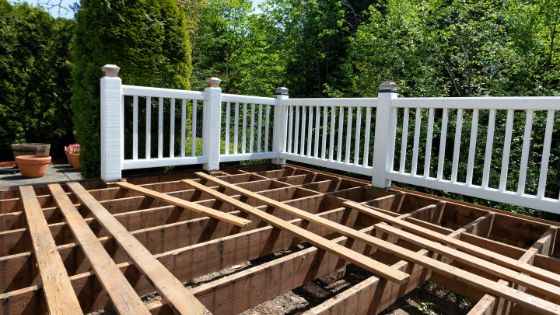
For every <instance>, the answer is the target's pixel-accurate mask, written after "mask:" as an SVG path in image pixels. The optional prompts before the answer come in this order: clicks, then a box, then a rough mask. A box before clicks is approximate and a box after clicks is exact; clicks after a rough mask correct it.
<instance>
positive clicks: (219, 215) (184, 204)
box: [117, 182, 251, 227]
mask: <svg viewBox="0 0 560 315" xmlns="http://www.w3.org/2000/svg"><path fill="white" fill-rule="evenodd" d="M117 185H119V187H121V188H125V189H128V190H132V191H136V192H139V193H141V194H144V195H146V196H149V197H152V198H156V199H159V200H162V201H164V202H166V203H169V204H172V205H175V206H177V207H181V208H184V209H187V210H190V211H195V212H200V213H203V214H205V215H207V216H210V217H213V218H216V219H218V220H221V221H225V222H229V223H231V224H234V225H237V226H241V227H243V226H246V225H248V224H249V223H251V221H249V220H247V219H243V218H240V217H236V216H234V215H232V214H229V213H224V212H222V211H218V210H214V209H212V208H209V207H205V206H201V205H199V204H196V203H194V202H190V201H187V200H183V199H180V198H177V197H173V196H169V195H166V194H164V193H160V192H157V191H155V190H151V189H147V188H144V187H141V186H138V185H134V184H130V183H126V182H119V183H117Z"/></svg>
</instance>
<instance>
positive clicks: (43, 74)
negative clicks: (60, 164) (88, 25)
mask: <svg viewBox="0 0 560 315" xmlns="http://www.w3.org/2000/svg"><path fill="white" fill-rule="evenodd" d="M73 26H74V23H73V22H72V21H69V20H64V19H54V18H52V17H51V16H50V15H49V14H48V13H46V12H45V11H43V10H42V9H39V8H34V7H31V6H29V5H28V4H14V5H11V4H9V3H8V2H7V1H6V0H0V121H1V123H0V148H2V149H1V150H0V159H12V158H13V156H12V152H11V150H10V149H9V147H10V144H12V143H22V142H45V143H50V144H52V148H51V151H52V154H53V155H61V154H62V152H63V146H64V145H67V144H68V143H69V142H70V141H72V138H73V136H72V123H71V116H70V115H69V112H70V86H71V77H70V62H69V57H70V53H69V45H68V43H69V39H70V36H71V33H72V28H73Z"/></svg>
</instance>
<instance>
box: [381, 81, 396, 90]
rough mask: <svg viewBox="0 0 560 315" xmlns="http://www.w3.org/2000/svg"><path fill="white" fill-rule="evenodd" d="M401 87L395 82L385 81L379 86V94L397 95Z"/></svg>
mask: <svg viewBox="0 0 560 315" xmlns="http://www.w3.org/2000/svg"><path fill="white" fill-rule="evenodd" d="M398 88H399V85H398V84H397V83H395V82H393V81H385V82H382V83H381V84H379V89H378V92H391V93H397V89H398Z"/></svg>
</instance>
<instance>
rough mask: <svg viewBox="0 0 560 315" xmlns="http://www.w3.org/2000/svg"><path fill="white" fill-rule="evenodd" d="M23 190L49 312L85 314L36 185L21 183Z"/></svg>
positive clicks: (23, 200)
mask: <svg viewBox="0 0 560 315" xmlns="http://www.w3.org/2000/svg"><path fill="white" fill-rule="evenodd" d="M19 193H20V195H21V200H22V202H23V207H24V209H25V216H26V218H27V224H28V226H29V233H30V234H31V240H32V242H33V249H34V251H35V258H36V259H37V265H38V268H39V272H40V274H41V280H42V284H43V292H44V294H45V300H46V302H47V305H48V308H49V313H51V314H53V315H55V314H68V315H74V314H83V312H82V309H81V307H80V303H79V302H78V297H77V296H76V293H75V292H74V289H73V288H72V284H71V283H70V278H69V277H68V273H67V272H66V268H64V263H63V262H62V259H61V258H60V255H59V254H58V250H57V249H56V244H55V242H54V239H53V237H52V235H51V232H50V230H49V227H48V225H47V220H46V219H45V217H44V216H43V212H42V211H41V206H40V205H39V202H38V201H37V196H36V195H35V191H34V190H33V187H32V186H20V187H19Z"/></svg>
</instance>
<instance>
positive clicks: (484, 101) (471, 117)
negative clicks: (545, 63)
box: [387, 97, 560, 212]
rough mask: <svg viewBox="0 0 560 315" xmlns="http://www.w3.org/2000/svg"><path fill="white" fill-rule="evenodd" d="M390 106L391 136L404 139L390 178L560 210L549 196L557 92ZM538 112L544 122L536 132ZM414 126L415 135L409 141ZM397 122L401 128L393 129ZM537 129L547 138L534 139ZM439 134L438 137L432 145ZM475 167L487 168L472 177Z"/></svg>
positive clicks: (403, 101)
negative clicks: (535, 157)
mask: <svg viewBox="0 0 560 315" xmlns="http://www.w3.org/2000/svg"><path fill="white" fill-rule="evenodd" d="M391 108H392V110H393V118H394V119H393V121H392V122H393V126H392V131H391V132H392V133H393V134H394V135H395V137H393V141H394V142H400V148H399V146H397V147H396V148H395V149H393V151H392V154H393V155H395V156H398V162H399V163H398V164H396V163H393V164H391V165H390V167H389V173H388V174H387V177H388V178H389V179H390V180H395V181H399V182H403V183H409V184H413V185H418V186H423V187H428V188H433V189H438V190H444V191H448V192H454V193H460V194H464V195H469V196H473V197H478V198H484V199H488V200H494V201H498V202H503V203H510V204H516V205H520V206H524V207H530V208H537V209H541V210H548V211H553V212H560V202H559V200H558V199H556V198H550V197H547V196H545V191H546V187H547V177H548V173H549V159H550V150H551V147H552V135H553V129H554V117H555V111H558V110H560V97H472V98H398V99H394V100H393V101H392V104H391ZM412 115H414V121H413V122H412V117H411V116H412ZM426 117H427V121H425V120H424V119H426ZM467 117H468V119H467ZM536 117H538V118H541V120H542V121H544V122H545V123H544V126H538V127H540V128H539V129H538V130H533V129H534V128H535V127H537V126H533V125H534V120H535V118H536ZM436 118H437V122H436ZM451 118H453V119H451ZM482 118H484V121H482ZM516 121H517V122H519V123H521V124H522V125H523V126H524V128H523V129H522V130H514V122H516ZM451 123H453V125H454V126H452V125H451ZM411 125H413V126H414V129H413V131H412V130H410V131H411V133H412V134H413V137H412V139H409V130H408V128H410V127H411ZM518 125H519V124H518ZM397 126H398V127H400V129H401V130H402V131H401V132H398V133H396V129H397ZM435 128H438V129H439V131H438V132H437V133H436V132H435V131H434V129H435ZM483 129H485V131H484V132H482V131H483ZM557 129H558V127H557ZM533 131H535V134H538V135H543V136H542V137H539V139H534V138H533V137H532V136H531V135H532V134H533ZM557 132H558V130H557ZM514 135H515V136H514ZM436 137H437V138H439V139H438V141H435V143H434V139H435V138H436ZM448 140H449V141H448ZM498 140H499V141H498ZM513 140H515V143H513ZM409 141H412V152H411V154H409V145H408V143H409ZM497 142H499V143H497ZM436 146H437V150H434V147H436ZM448 146H449V147H448ZM513 149H516V151H518V153H519V154H514V153H513V151H512V150H513ZM447 150H451V152H452V160H451V161H446V160H445V157H446V151H447ZM421 151H423V152H424V156H423V163H420V159H421V158H422V157H421V156H420V152H421ZM531 152H536V153H538V155H539V156H540V159H539V160H538V161H533V165H531V167H532V168H533V172H532V173H529V168H530V165H529V157H530V153H531ZM461 161H463V163H461ZM446 162H450V163H451V171H450V173H449V174H445V170H446V169H448V168H446V167H445V163H446ZM464 162H466V164H465V163H464ZM535 162H536V163H535ZM537 163H538V164H537ZM461 165H464V166H465V167H463V168H461V167H460V166H461ZM420 169H422V170H421V171H420ZM475 170H482V171H481V172H479V173H480V174H478V176H475V174H474V173H475ZM530 174H534V175H536V177H535V178H534V180H533V182H535V181H536V182H537V183H538V185H537V187H527V185H526V183H527V177H528V176H530Z"/></svg>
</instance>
